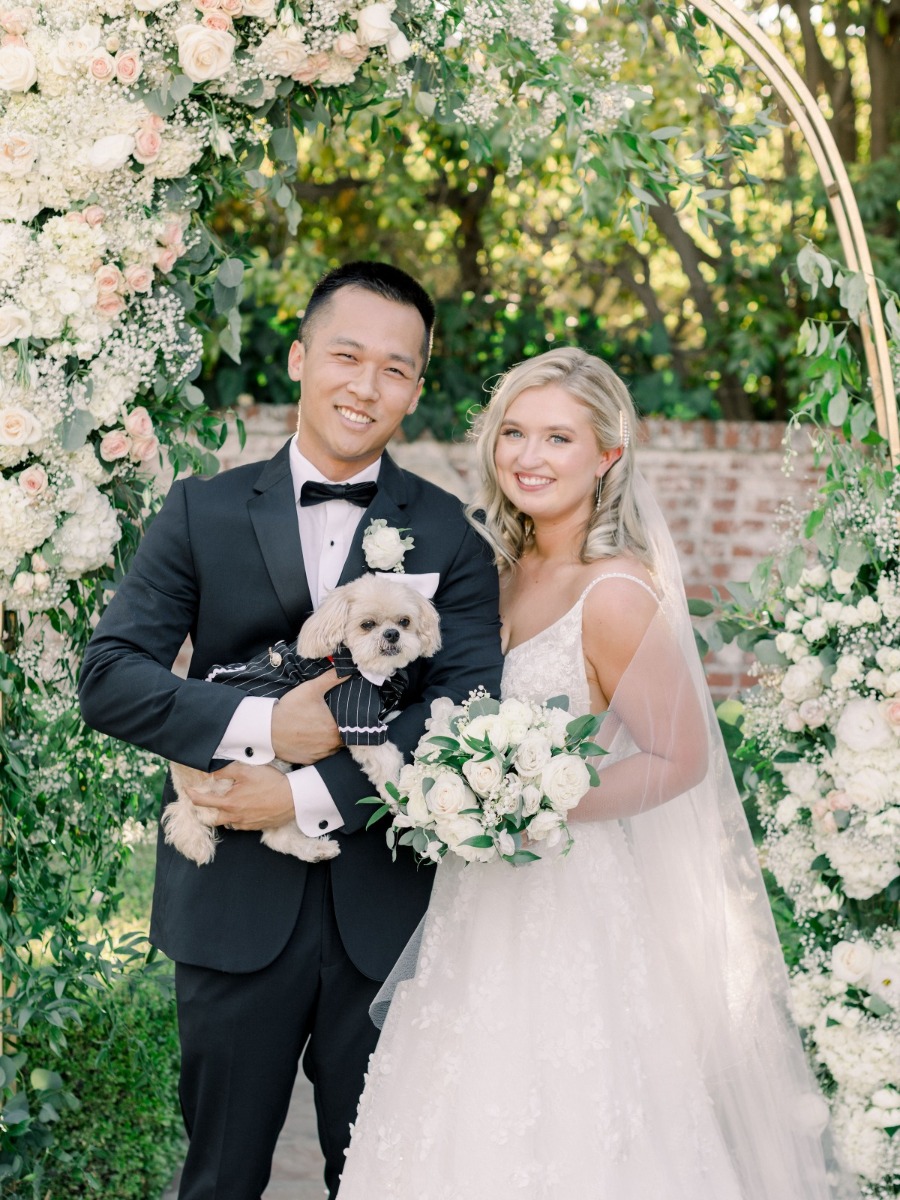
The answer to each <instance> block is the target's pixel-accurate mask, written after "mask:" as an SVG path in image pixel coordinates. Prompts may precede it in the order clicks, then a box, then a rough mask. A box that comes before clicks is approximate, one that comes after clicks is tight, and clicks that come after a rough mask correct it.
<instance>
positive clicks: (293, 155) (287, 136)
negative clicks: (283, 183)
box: [269, 126, 297, 167]
mask: <svg viewBox="0 0 900 1200" xmlns="http://www.w3.org/2000/svg"><path fill="white" fill-rule="evenodd" d="M269 149H270V150H271V151H272V153H273V154H274V155H275V157H276V158H278V159H280V160H281V162H283V163H285V164H286V165H287V166H289V167H295V166H296V165H297V139H296V137H295V136H294V131H293V129H291V128H288V127H286V126H285V127H282V128H281V129H275V130H273V131H272V136H271V137H270V138H269Z"/></svg>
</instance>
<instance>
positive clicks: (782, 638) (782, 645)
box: [775, 630, 797, 654]
mask: <svg viewBox="0 0 900 1200" xmlns="http://www.w3.org/2000/svg"><path fill="white" fill-rule="evenodd" d="M796 641H797V635H796V633H788V632H786V631H785V630H782V631H781V633H776V634H775V649H776V650H777V651H778V653H779V654H790V652H791V651H792V650H793V648H794V645H795V644H796Z"/></svg>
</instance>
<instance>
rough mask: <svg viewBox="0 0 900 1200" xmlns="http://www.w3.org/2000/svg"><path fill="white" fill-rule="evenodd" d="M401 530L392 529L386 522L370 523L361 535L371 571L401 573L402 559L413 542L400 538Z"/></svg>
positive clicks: (381, 520) (380, 520)
mask: <svg viewBox="0 0 900 1200" xmlns="http://www.w3.org/2000/svg"><path fill="white" fill-rule="evenodd" d="M401 533H402V530H400V529H394V527H393V526H392V525H388V523H387V521H385V520H383V519H379V520H376V521H370V522H369V527H368V529H367V530H366V532H365V533H364V534H363V540H362V548H363V553H364V554H365V556H366V562H367V563H368V565H369V566H370V567H371V568H372V570H373V571H402V570H403V569H404V568H403V558H404V556H405V554H406V552H407V550H412V548H413V546H414V545H415V542H414V541H413V539H412V538H411V537H406V538H405V537H401V536H400V534H401Z"/></svg>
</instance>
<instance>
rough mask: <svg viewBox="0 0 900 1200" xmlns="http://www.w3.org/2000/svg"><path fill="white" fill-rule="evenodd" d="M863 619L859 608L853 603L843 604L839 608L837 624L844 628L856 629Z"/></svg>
mask: <svg viewBox="0 0 900 1200" xmlns="http://www.w3.org/2000/svg"><path fill="white" fill-rule="evenodd" d="M862 623H863V619H862V617H861V616H860V615H859V609H858V608H857V607H856V605H855V604H845V605H844V606H843V608H842V609H841V615H840V616H839V617H838V625H843V626H844V628H845V629H858V628H859V627H860V625H862Z"/></svg>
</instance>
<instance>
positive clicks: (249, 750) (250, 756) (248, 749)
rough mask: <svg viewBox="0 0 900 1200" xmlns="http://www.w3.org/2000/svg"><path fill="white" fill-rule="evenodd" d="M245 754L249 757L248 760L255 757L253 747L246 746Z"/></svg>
mask: <svg viewBox="0 0 900 1200" xmlns="http://www.w3.org/2000/svg"><path fill="white" fill-rule="evenodd" d="M244 753H245V754H246V755H247V757H248V758H252V757H253V747H252V746H245V747H244Z"/></svg>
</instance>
